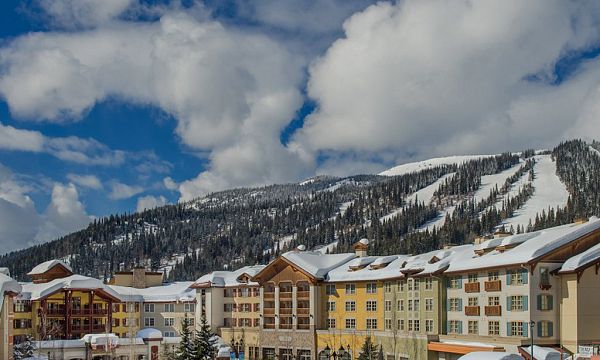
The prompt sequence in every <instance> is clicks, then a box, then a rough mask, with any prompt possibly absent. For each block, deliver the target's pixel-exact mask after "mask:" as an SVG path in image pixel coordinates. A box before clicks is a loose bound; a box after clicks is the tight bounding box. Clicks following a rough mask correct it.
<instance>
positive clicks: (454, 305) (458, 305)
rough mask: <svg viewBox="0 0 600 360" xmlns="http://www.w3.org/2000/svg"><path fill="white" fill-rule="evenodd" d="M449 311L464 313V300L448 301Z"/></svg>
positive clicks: (454, 299)
mask: <svg viewBox="0 0 600 360" xmlns="http://www.w3.org/2000/svg"><path fill="white" fill-rule="evenodd" d="M448 303H449V305H450V306H449V307H448V310H449V311H462V299H459V298H450V299H448Z"/></svg>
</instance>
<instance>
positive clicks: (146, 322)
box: [144, 317, 154, 327]
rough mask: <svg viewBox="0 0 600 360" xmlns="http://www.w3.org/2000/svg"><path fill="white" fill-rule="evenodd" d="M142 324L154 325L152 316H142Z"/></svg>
mask: <svg viewBox="0 0 600 360" xmlns="http://www.w3.org/2000/svg"><path fill="white" fill-rule="evenodd" d="M144 326H146V327H148V326H154V318H153V317H152V318H144Z"/></svg>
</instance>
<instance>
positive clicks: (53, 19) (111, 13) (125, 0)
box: [37, 0, 134, 29]
mask: <svg viewBox="0 0 600 360" xmlns="http://www.w3.org/2000/svg"><path fill="white" fill-rule="evenodd" d="M37 3H38V4H39V6H40V7H41V8H42V10H44V12H45V13H46V15H47V16H48V17H49V20H50V23H51V25H53V26H58V27H61V28H68V29H71V28H78V27H89V26H95V25H100V24H103V23H106V22H108V21H110V20H112V19H113V18H115V17H117V16H118V15H120V14H121V13H123V12H124V11H125V10H126V9H127V8H128V7H129V6H130V5H131V4H132V3H134V0H38V1H37Z"/></svg>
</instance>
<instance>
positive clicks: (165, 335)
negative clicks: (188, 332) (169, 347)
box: [163, 331, 176, 337]
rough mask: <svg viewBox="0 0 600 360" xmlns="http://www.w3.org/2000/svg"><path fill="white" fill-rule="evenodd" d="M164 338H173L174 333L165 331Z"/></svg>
mask: <svg viewBox="0 0 600 360" xmlns="http://www.w3.org/2000/svg"><path fill="white" fill-rule="evenodd" d="M163 336H164V337H175V336H176V335H175V331H165V332H163Z"/></svg>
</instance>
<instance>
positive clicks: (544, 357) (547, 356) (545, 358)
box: [521, 345, 569, 360]
mask: <svg viewBox="0 0 600 360" xmlns="http://www.w3.org/2000/svg"><path fill="white" fill-rule="evenodd" d="M521 350H523V351H524V352H526V353H527V354H528V355H529V354H530V351H531V346H523V347H522V348H521ZM533 357H535V358H536V359H538V360H561V354H560V352H559V351H556V350H555V349H553V348H549V347H543V346H537V345H533ZM568 357H569V354H567V353H566V352H564V353H563V354H562V358H563V359H567V358H568Z"/></svg>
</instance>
